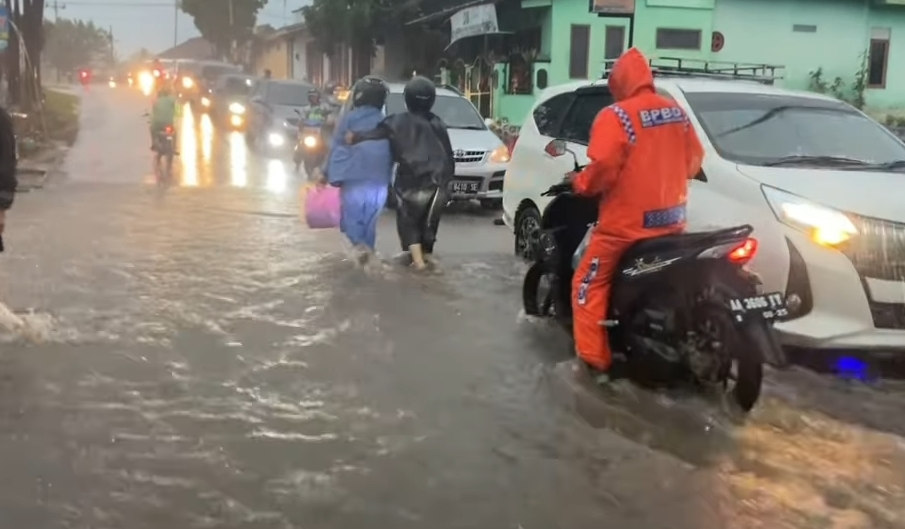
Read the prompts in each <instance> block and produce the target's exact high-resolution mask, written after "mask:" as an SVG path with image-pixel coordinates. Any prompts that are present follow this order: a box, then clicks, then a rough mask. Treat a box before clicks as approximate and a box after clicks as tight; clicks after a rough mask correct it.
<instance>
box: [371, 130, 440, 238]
mask: <svg viewBox="0 0 905 529" xmlns="http://www.w3.org/2000/svg"><path fill="white" fill-rule="evenodd" d="M383 139H387V140H390V149H391V151H392V153H393V161H395V162H396V163H397V164H399V166H398V168H397V169H396V180H395V181H394V183H393V191H394V193H395V195H396V204H397V212H396V213H397V214H396V227H397V230H398V231H399V239H400V242H401V243H402V249H403V250H408V249H409V247H410V246H411V245H413V244H421V246H422V248H423V250H424V252H425V253H433V251H434V242H435V241H436V239H437V228H438V227H439V226H440V216H441V215H442V213H443V209H444V208H445V206H446V203H447V202H448V200H449V198H448V188H449V181H450V180H451V179H452V177H453V174H454V173H455V170H456V163H455V159H454V158H453V151H452V146H451V145H450V142H449V134H448V133H447V131H446V125H445V124H444V123H443V121H442V120H441V119H440V118H438V117H437V116H435V115H434V114H433V113H431V112H427V113H415V112H402V113H399V114H393V115H391V116H387V117H386V118H385V119H384V120H383V121H382V122H380V124H379V125H378V126H377V128H375V129H373V130H370V131H366V132H357V133H355V135H354V139H353V143H357V142H360V141H366V140H383Z"/></svg>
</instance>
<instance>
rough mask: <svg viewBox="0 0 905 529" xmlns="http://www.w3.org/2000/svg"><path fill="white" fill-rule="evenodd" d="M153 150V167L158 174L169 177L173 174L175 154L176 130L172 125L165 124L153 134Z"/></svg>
mask: <svg viewBox="0 0 905 529" xmlns="http://www.w3.org/2000/svg"><path fill="white" fill-rule="evenodd" d="M154 152H155V159H154V167H155V168H156V170H157V171H158V174H159V175H160V176H162V177H164V178H167V179H168V178H170V176H172V174H173V157H174V156H175V155H176V131H175V129H174V128H173V126H172V125H167V126H166V127H164V128H163V129H162V130H161V131H160V132H158V133H157V134H156V135H155V138H154ZM161 163H162V164H163V167H161Z"/></svg>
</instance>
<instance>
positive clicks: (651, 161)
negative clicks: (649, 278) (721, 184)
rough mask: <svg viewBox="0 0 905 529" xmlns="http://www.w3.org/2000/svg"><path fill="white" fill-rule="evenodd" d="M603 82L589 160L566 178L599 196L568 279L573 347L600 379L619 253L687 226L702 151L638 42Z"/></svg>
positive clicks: (606, 364)
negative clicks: (658, 85)
mask: <svg viewBox="0 0 905 529" xmlns="http://www.w3.org/2000/svg"><path fill="white" fill-rule="evenodd" d="M609 88H610V92H611V93H612V94H613V96H614V98H615V100H616V102H615V103H613V104H612V105H610V106H608V107H606V108H605V109H603V110H602V111H600V113H599V114H598V115H597V118H596V119H595V120H594V124H593V126H592V128H591V140H590V143H589V144H588V158H590V160H591V162H590V164H588V166H587V167H586V168H585V169H584V170H583V171H581V172H580V173H578V174H577V175H575V176H574V177H573V179H572V188H573V190H574V192H575V193H577V194H579V195H584V196H595V197H600V212H599V214H598V219H597V226H596V227H595V228H594V232H593V233H592V234H591V239H590V243H589V245H588V248H587V251H586V252H585V254H584V256H583V257H582V259H581V263H580V264H579V265H578V269H577V270H576V271H575V275H574V277H573V280H572V311H573V322H574V325H573V329H574V336H575V348H576V351H577V353H578V356H579V357H580V358H581V359H582V360H583V361H584V362H585V363H586V364H587V366H588V367H589V368H590V369H591V370H592V373H595V372H596V373H595V374H596V375H597V377H598V381H600V382H604V381H606V380H608V377H607V376H606V373H607V371H608V370H609V368H610V364H611V363H612V354H611V351H610V346H609V341H608V338H607V333H606V329H605V327H604V326H603V324H602V322H603V320H605V319H606V318H607V309H608V305H609V296H610V284H611V283H612V276H613V273H614V271H615V268H616V266H617V265H618V262H619V259H620V257H621V256H622V254H623V252H625V250H626V249H628V247H629V246H631V245H632V243H634V242H636V241H638V240H640V239H647V238H650V237H657V236H660V235H665V234H669V233H675V232H680V231H682V230H683V229H684V228H685V200H686V195H687V193H688V179H690V178H693V177H694V176H695V175H696V174H697V172H698V171H699V170H700V168H701V161H702V159H703V157H704V151H703V148H702V147H701V143H700V141H699V140H698V137H697V135H696V134H695V132H694V128H693V127H692V126H691V124H690V123H689V121H688V117H687V116H686V115H685V112H684V111H683V110H682V109H681V108H679V106H678V105H677V104H676V102H675V101H672V100H670V99H667V98H665V97H662V96H659V95H657V93H656V92H655V91H654V78H653V74H652V73H651V69H650V67H649V66H648V61H647V58H645V57H644V55H643V54H642V53H641V52H640V51H638V50H637V49H636V48H632V49H630V50H628V51H627V52H625V54H623V55H622V57H620V58H619V60H618V61H616V64H615V65H614V66H613V70H612V72H611V73H610V76H609Z"/></svg>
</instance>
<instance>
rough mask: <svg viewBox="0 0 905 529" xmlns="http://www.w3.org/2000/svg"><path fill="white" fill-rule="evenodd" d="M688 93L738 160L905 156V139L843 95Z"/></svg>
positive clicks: (713, 134) (720, 147) (832, 162)
mask: <svg viewBox="0 0 905 529" xmlns="http://www.w3.org/2000/svg"><path fill="white" fill-rule="evenodd" d="M686 98H687V99H688V102H689V104H690V105H691V108H692V110H693V111H694V114H695V115H696V116H697V118H698V119H699V120H700V122H701V124H702V126H703V128H704V131H705V132H706V134H707V137H708V138H709V139H710V141H711V143H713V145H714V147H715V148H716V150H717V151H718V152H719V153H720V155H721V156H722V157H723V158H726V159H728V160H732V161H734V162H738V163H744V164H751V165H780V164H783V163H789V162H802V163H804V164H807V165H815V166H821V165H826V166H837V165H839V164H840V163H842V164H845V163H849V164H854V165H856V166H857V165H863V164H886V163H890V162H896V161H899V160H905V144H903V143H902V142H900V141H899V140H898V139H896V138H895V136H893V135H892V134H891V133H890V132H888V131H887V130H886V129H885V128H884V127H883V126H882V125H880V124H879V123H877V122H875V121H873V120H871V119H870V118H867V117H865V116H864V115H863V114H861V113H859V112H857V111H855V110H854V109H853V108H851V107H849V106H848V105H845V104H843V103H841V102H838V101H827V100H821V99H815V98H808V97H801V96H785V95H762V94H742V93H715V92H708V93H702V92H697V93H687V94H686Z"/></svg>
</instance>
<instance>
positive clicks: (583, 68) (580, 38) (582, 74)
mask: <svg viewBox="0 0 905 529" xmlns="http://www.w3.org/2000/svg"><path fill="white" fill-rule="evenodd" d="M590 44H591V26H579V25H576V24H573V25H572V37H571V40H570V44H569V78H570V79H587V78H588V54H589V51H590V50H589V46H590Z"/></svg>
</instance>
